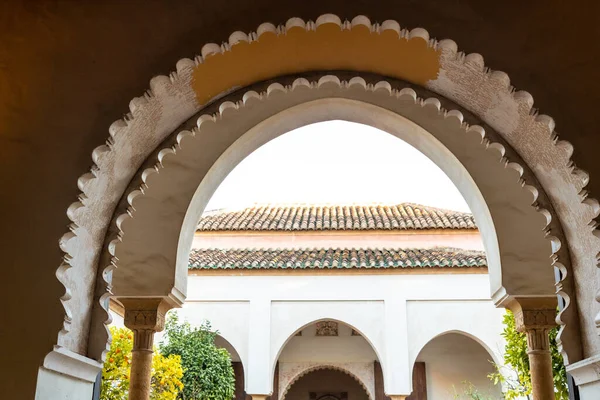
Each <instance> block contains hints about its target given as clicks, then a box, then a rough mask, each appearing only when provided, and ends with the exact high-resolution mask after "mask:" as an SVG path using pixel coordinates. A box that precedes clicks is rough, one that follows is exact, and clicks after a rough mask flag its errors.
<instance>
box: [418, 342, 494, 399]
mask: <svg viewBox="0 0 600 400" xmlns="http://www.w3.org/2000/svg"><path fill="white" fill-rule="evenodd" d="M417 360H418V361H423V362H425V369H426V376H427V398H428V399H432V400H451V399H454V395H455V394H456V393H458V394H460V395H463V394H464V391H465V389H466V388H467V384H465V381H466V382H469V383H471V384H473V385H474V386H475V387H476V388H477V390H478V391H479V392H480V393H481V394H483V395H484V396H485V398H486V399H488V398H489V399H501V398H502V390H501V387H500V385H496V386H494V385H493V384H492V382H491V380H490V379H488V377H487V375H488V374H490V373H493V372H494V371H495V369H494V367H493V365H492V364H491V362H490V360H491V357H490V354H489V353H488V352H487V351H486V350H485V349H484V348H483V347H482V346H481V345H480V344H479V343H477V342H476V341H475V340H473V339H471V338H469V337H467V336H465V335H461V334H456V333H449V334H446V335H442V336H439V337H436V338H435V339H433V340H432V341H431V342H429V343H427V345H426V346H425V347H424V348H423V350H421V352H420V354H419V357H418V358H417ZM461 398H463V397H461Z"/></svg>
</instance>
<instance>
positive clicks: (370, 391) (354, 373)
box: [277, 363, 375, 400]
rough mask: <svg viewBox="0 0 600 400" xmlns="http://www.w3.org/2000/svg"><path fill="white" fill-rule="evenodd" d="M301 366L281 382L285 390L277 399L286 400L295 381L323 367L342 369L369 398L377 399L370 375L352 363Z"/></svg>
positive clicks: (370, 399)
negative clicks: (369, 380)
mask: <svg viewBox="0 0 600 400" xmlns="http://www.w3.org/2000/svg"><path fill="white" fill-rule="evenodd" d="M300 367H301V368H299V369H298V370H295V371H293V374H292V375H291V376H289V377H286V380H285V381H283V382H280V387H282V388H283V390H282V391H281V393H280V395H279V399H277V400H284V399H285V396H286V395H287V393H288V392H289V391H290V389H291V388H292V386H293V385H294V383H296V382H297V381H298V380H299V379H300V378H302V377H303V376H305V375H308V374H309V373H311V372H314V371H319V370H323V369H329V370H333V371H340V372H343V373H344V374H346V375H348V376H350V377H352V379H354V380H355V381H356V382H358V383H359V384H360V386H362V388H363V389H364V391H365V392H366V393H367V395H368V396H369V400H375V389H374V387H373V386H374V385H373V384H372V382H368V377H367V376H366V374H364V373H362V372H363V371H360V370H358V369H356V368H353V367H352V366H351V365H347V364H346V365H344V364H337V363H332V364H315V365H311V364H306V365H302V366H300ZM367 382H368V383H367Z"/></svg>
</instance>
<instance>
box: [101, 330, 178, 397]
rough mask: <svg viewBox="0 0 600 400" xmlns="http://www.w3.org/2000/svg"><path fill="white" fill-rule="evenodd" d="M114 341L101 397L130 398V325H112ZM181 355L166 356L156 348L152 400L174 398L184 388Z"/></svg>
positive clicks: (105, 368) (131, 334)
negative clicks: (122, 326)
mask: <svg viewBox="0 0 600 400" xmlns="http://www.w3.org/2000/svg"><path fill="white" fill-rule="evenodd" d="M110 333H111V334H112V338H113V339H112V343H111V345H110V351H109V352H108V354H107V356H106V362H105V363H104V368H103V369H102V386H101V389H100V390H101V392H100V399H101V400H127V398H128V391H129V371H130V369H131V349H132V348H133V333H132V332H131V331H130V330H129V329H127V328H116V327H111V328H110ZM182 377H183V368H182V367H181V358H180V357H179V356H176V355H171V356H169V357H165V356H163V355H162V354H160V353H159V352H157V351H156V349H155V352H154V356H153V357H152V381H151V385H152V386H151V392H150V398H151V399H152V400H174V399H175V398H176V397H177V394H178V393H179V391H180V390H181V389H182V388H183V383H182V382H181V378H182Z"/></svg>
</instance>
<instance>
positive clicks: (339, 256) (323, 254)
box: [189, 247, 487, 269]
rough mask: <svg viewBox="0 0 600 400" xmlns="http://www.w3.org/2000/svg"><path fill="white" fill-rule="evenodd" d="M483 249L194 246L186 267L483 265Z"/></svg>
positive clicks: (312, 267)
mask: <svg viewBox="0 0 600 400" xmlns="http://www.w3.org/2000/svg"><path fill="white" fill-rule="evenodd" d="M486 266H487V260H486V258H485V253H484V252H483V251H478V250H468V249H459V248H453V247H433V248H427V249H423V248H381V249H375V248H366V249H362V248H306V249H247V248H244V249H195V250H192V252H191V253H190V262H189V268H190V269H323V268H329V269H331V268H379V269H381V268H419V267H474V268H478V267H486Z"/></svg>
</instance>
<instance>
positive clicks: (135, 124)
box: [57, 15, 600, 359]
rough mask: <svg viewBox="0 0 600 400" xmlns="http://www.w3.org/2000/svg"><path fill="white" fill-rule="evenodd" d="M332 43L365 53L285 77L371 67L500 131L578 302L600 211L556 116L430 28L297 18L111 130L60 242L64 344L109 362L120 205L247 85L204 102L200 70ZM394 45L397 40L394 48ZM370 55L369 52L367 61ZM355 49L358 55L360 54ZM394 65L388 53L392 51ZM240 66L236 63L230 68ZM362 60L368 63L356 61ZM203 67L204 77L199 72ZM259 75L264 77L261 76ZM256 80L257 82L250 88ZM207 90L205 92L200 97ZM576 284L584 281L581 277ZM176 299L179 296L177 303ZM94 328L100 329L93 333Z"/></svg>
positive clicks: (168, 82)
mask: <svg viewBox="0 0 600 400" xmlns="http://www.w3.org/2000/svg"><path fill="white" fill-rule="evenodd" d="M338 31H339V32H341V33H339V32H338ZM303 32H304V33H303ZM327 32H329V33H327ZM347 32H350V34H347ZM324 34H328V35H329V34H331V35H334V36H335V37H336V38H337V39H336V40H337V42H336V41H334V43H338V44H341V43H343V42H344V41H348V40H349V39H348V38H350V39H352V41H354V42H355V45H354V46H353V48H352V49H350V50H347V51H346V52H345V53H343V52H336V51H330V52H328V53H324V52H323V51H320V52H314V51H308V53H310V54H312V53H314V54H317V55H318V56H324V54H327V55H326V58H325V59H326V61H327V62H326V63H318V62H316V61H315V60H316V59H315V57H313V56H310V57H309V58H308V60H300V61H302V62H297V63H295V64H294V66H295V68H297V69H299V70H297V71H287V70H285V69H283V70H281V71H280V73H293V72H306V71H311V70H313V71H314V70H319V69H340V70H355V71H357V72H364V69H367V70H368V72H375V73H380V74H385V75H388V76H390V77H392V78H398V79H405V80H408V81H411V82H414V83H417V84H420V85H422V86H424V87H426V88H428V89H430V90H432V91H434V92H437V93H439V94H441V95H443V96H445V97H446V98H448V99H450V100H452V101H454V102H456V103H458V104H460V105H462V106H464V107H466V108H467V109H468V110H470V111H471V112H473V113H474V114H476V115H477V116H478V117H479V118H481V119H482V120H483V121H485V122H486V123H487V124H489V125H490V126H491V127H492V128H494V129H495V130H496V131H497V132H498V133H499V135H500V136H501V137H502V138H503V139H504V140H505V141H506V143H507V144H509V145H510V146H511V147H512V148H514V150H515V152H516V153H518V154H519V155H520V156H521V157H522V159H523V160H524V162H525V163H526V165H527V166H529V168H531V171H533V173H534V174H535V177H536V178H537V180H539V183H540V186H541V187H540V189H545V194H547V195H548V198H549V202H550V204H551V207H548V208H549V210H550V211H551V212H554V211H555V212H556V215H557V216H558V220H559V221H560V222H562V228H561V227H560V225H552V224H551V225H550V227H549V228H550V229H551V230H552V234H556V236H557V237H560V236H562V232H558V231H560V230H561V229H562V230H564V236H565V238H566V239H567V244H568V252H567V251H565V249H564V248H563V253H562V255H561V254H560V253H557V257H558V260H555V261H558V263H557V265H558V266H559V268H561V269H563V272H567V276H566V277H567V280H566V281H563V282H564V286H562V285H561V286H559V290H563V289H564V292H566V293H567V294H568V293H569V292H571V293H572V290H573V288H572V286H573V284H574V283H573V281H571V280H569V279H570V278H571V277H570V276H569V275H568V271H570V267H571V264H572V266H573V270H575V271H577V270H578V269H582V268H589V267H591V266H595V265H596V264H597V263H598V260H597V258H598V255H597V254H599V250H600V241H599V240H598V233H597V231H595V225H594V224H593V223H592V220H593V219H594V218H595V217H596V216H597V215H598V214H599V212H600V207H599V205H598V202H597V201H596V200H595V199H591V198H589V197H588V196H587V192H586V191H585V190H584V187H585V186H586V185H587V183H588V179H589V178H588V176H587V174H586V173H585V172H584V171H581V170H580V169H578V168H576V167H575V166H574V164H573V162H572V161H571V155H572V152H573V149H572V146H571V145H570V144H569V143H567V142H564V141H558V140H557V135H556V133H555V132H554V123H553V121H552V120H551V118H549V117H546V116H541V115H537V112H536V111H535V110H533V109H532V105H533V100H532V98H531V96H530V95H529V94H527V93H525V92H515V91H514V89H513V88H512V87H511V86H510V82H509V80H508V77H507V76H506V74H504V73H501V72H491V71H490V70H489V69H488V68H486V67H485V66H484V64H483V59H482V57H481V56H479V55H477V54H471V55H468V56H465V55H464V54H463V53H458V52H457V47H456V44H455V43H454V42H452V41H449V40H444V41H441V42H437V41H435V40H430V39H429V36H428V34H427V32H426V31H425V30H423V29H420V28H418V29H414V30H412V31H411V32H408V31H406V30H401V29H400V27H399V25H398V23H397V22H395V21H385V22H384V23H382V24H381V25H379V24H371V23H370V21H369V20H368V19H367V18H366V17H357V18H355V19H353V20H352V21H351V22H348V21H345V22H342V21H340V20H339V18H337V17H335V16H331V15H327V16H322V17H320V18H319V19H317V21H316V23H312V22H310V21H309V22H308V23H304V22H303V21H301V20H299V19H291V20H289V21H288V23H287V24H286V26H279V27H275V26H274V25H272V24H263V25H261V26H260V27H259V29H258V30H257V33H252V34H250V35H244V34H241V33H235V34H233V35H232V36H231V37H230V41H229V43H226V44H224V45H223V46H218V45H215V44H209V45H206V46H205V47H204V48H203V49H202V57H199V58H197V59H196V60H194V61H192V60H187V59H184V60H181V61H180V62H179V63H178V64H177V72H176V73H173V74H171V76H169V77H157V78H154V79H153V80H152V81H151V85H150V86H151V91H149V92H148V93H146V94H145V95H144V96H143V97H141V98H136V99H134V100H132V102H131V104H130V110H131V113H130V114H128V115H127V116H126V118H125V119H124V120H119V121H117V122H115V123H114V124H113V125H112V126H111V127H110V130H109V132H110V138H109V140H108V142H107V144H106V145H103V146H100V147H98V148H97V149H95V150H94V152H93V161H94V167H93V168H92V170H91V171H90V172H89V173H87V174H84V175H83V176H82V177H81V178H80V179H79V180H78V186H79V188H80V190H81V191H82V193H81V195H80V196H79V200H78V201H77V202H75V203H73V205H71V206H70V207H69V209H68V211H67V214H68V216H69V218H70V219H71V221H73V224H72V225H71V226H70V227H69V232H68V233H67V234H65V235H64V236H63V237H62V238H61V241H60V246H61V249H62V250H63V251H64V252H65V261H64V262H63V263H62V264H61V265H60V267H59V268H58V270H57V276H58V278H59V280H60V281H61V282H62V283H63V284H64V286H65V288H66V292H65V294H64V296H63V297H62V298H61V300H62V301H63V304H64V305H65V322H64V326H63V330H61V332H60V333H59V338H58V344H59V345H60V346H63V347H66V348H68V349H70V350H72V351H75V352H78V353H80V354H88V355H90V356H92V357H94V358H99V354H100V353H101V352H99V351H98V350H99V349H98V348H95V347H94V345H93V342H94V340H93V334H92V335H91V336H90V337H91V340H90V345H89V347H88V343H87V342H86V338H87V333H88V325H87V323H86V321H88V320H89V318H90V308H93V310H92V314H95V315H96V316H103V315H105V311H104V308H105V307H106V306H107V304H106V297H105V295H104V294H105V293H106V292H107V291H110V272H108V271H101V272H100V274H101V275H102V278H103V280H104V282H103V281H100V282H99V283H98V284H97V285H95V282H94V279H93V277H94V275H95V274H96V269H97V266H98V265H99V262H100V264H104V263H103V262H101V254H102V250H103V249H105V247H104V246H105V244H104V237H105V235H106V233H107V231H108V230H109V227H110V221H111V218H112V216H113V214H114V212H115V209H116V207H117V204H118V202H119V199H120V198H121V196H122V194H123V193H124V191H125V189H126V187H127V185H128V184H129V182H130V180H131V179H132V177H133V176H134V175H135V173H136V171H137V170H138V169H139V168H140V167H141V166H142V164H143V162H144V160H145V159H146V158H147V157H148V155H149V154H151V153H152V152H153V151H154V149H155V148H156V147H157V146H158V145H159V144H160V143H161V142H162V141H163V140H164V139H165V138H166V137H167V136H168V135H169V134H170V133H171V132H173V130H174V129H175V128H176V127H177V126H179V125H180V124H181V123H182V122H184V121H185V120H186V119H187V118H189V117H191V116H192V115H193V114H194V113H196V112H198V111H199V110H200V109H202V108H203V107H205V106H206V105H207V104H209V103H210V102H211V101H212V100H213V99H215V98H218V97H221V96H223V95H225V94H226V93H228V92H229V91H231V90H232V89H234V88H235V87H236V84H239V83H244V80H238V81H234V82H233V84H232V83H231V82H230V81H228V82H229V83H228V85H229V86H227V87H220V88H217V89H215V90H216V91H214V92H212V91H210V90H208V91H205V92H204V91H201V92H200V94H203V96H200V95H199V89H198V86H197V83H198V82H200V81H201V80H198V78H197V77H198V76H205V75H204V74H205V73H206V71H207V70H208V68H204V67H202V66H207V65H209V66H210V65H217V64H219V63H218V62H214V61H211V59H212V60H229V62H230V63H231V64H235V57H237V56H235V57H234V55H235V54H239V55H243V54H250V53H252V52H253V51H254V50H253V49H257V48H260V46H257V45H254V46H253V43H260V42H261V38H262V39H267V38H269V40H274V41H286V40H287V41H289V40H291V39H290V38H292V39H294V38H295V39H294V40H295V42H294V43H295V46H296V49H305V48H307V46H308V49H309V50H314V47H310V45H311V44H316V45H317V46H320V45H319V43H320V41H319V36H320V35H324ZM355 36H356V37H360V40H358V41H356V40H354V39H356V37H355ZM302 37H304V39H302ZM280 38H283V39H280ZM309 39H310V40H309ZM394 41H397V42H398V43H393V42H394ZM389 43H392V44H391V45H390V46H392V47H386V44H387V45H389ZM275 47H277V46H275ZM275 47H274V48H275ZM374 48H378V49H379V50H381V49H387V48H391V49H393V50H395V51H397V53H395V54H394V55H396V56H397V57H396V58H394V57H391V58H393V59H394V60H397V58H400V59H402V61H403V62H402V63H400V64H407V65H410V66H411V67H410V68H408V67H406V68H408V69H402V68H400V69H395V68H397V67H395V66H394V65H395V64H398V63H396V62H394V63H382V62H381V56H379V57H377V56H376V54H375V56H372V57H370V56H369V55H373V53H374V51H373V50H372V49H374ZM365 49H367V51H368V49H371V51H370V52H369V53H368V54H367V55H365V54H364V52H363V51H364V50H365ZM321 50H323V49H321ZM334 50H335V49H334ZM353 52H358V55H359V57H356V55H357V53H353ZM361 52H363V53H361ZM259 53H260V52H259ZM375 53H377V52H375ZM384 53H386V52H384ZM294 54H298V55H299V56H305V55H306V54H307V52H306V51H304V52H296V53H294V52H288V55H291V57H287V56H286V57H280V58H287V59H290V58H294V57H293V56H294ZM336 56H339V57H337V58H336ZM386 56H389V52H387V53H386ZM232 60H233V61H234V62H231V61H232ZM356 60H360V61H361V62H362V63H363V64H360V63H358V64H357V61H356ZM368 60H371V61H372V64H371V65H365V64H364V63H366V62H368ZM220 62H224V61H220ZM431 63H434V64H435V65H437V69H436V70H435V74H432V75H428V74H429V73H430V72H431V70H433V69H428V68H422V67H423V66H424V65H427V66H429V67H431V66H432V65H434V64H431ZM238 64H239V63H238ZM264 64H265V65H267V64H268V65H270V64H269V63H264ZM435 65H434V66H435ZM210 68H216V67H214V66H212V67H210ZM403 68H404V67H403ZM421 69H423V70H426V71H427V74H426V75H423V74H421V72H420V70H421ZM203 70H204V72H201V71H203ZM253 71H254V72H256V70H255V69H253ZM223 72H225V73H224V74H223V75H227V73H226V72H228V71H223ZM229 72H231V71H229ZM263 72H264V71H263ZM271 73H272V71H271ZM234 75H235V74H234ZM238 77H240V76H239V75H238ZM270 77H271V76H262V75H253V76H252V77H251V79H254V81H256V80H259V79H267V78H270ZM247 78H248V79H250V78H249V77H248V76H245V78H244V79H247ZM240 79H241V77H240ZM249 83H251V82H246V84H249ZM195 85H196V86H195ZM202 87H203V86H202V85H200V88H202ZM213 89H214V88H213ZM211 90H212V89H211ZM207 96H209V97H207ZM104 261H106V260H104ZM71 267H74V272H68V270H69V268H71ZM574 278H575V279H577V276H576V275H575V276H574ZM595 286H597V285H595ZM75 289H77V290H75ZM583 294H584V295H585V296H581V297H580V302H579V308H580V309H581V310H582V311H581V314H582V318H583V319H584V320H583V323H582V330H583V332H582V333H583V335H582V339H583V340H585V346H586V347H587V348H588V349H587V351H586V353H587V354H593V353H594V352H596V351H597V350H598V349H599V347H600V346H599V345H598V343H597V341H594V340H593V339H590V337H592V336H593V335H594V332H593V329H594V326H595V325H600V321H596V322H595V321H594V317H593V314H596V312H597V311H598V304H596V303H594V300H593V298H592V297H593V296H591V295H589V293H583ZM72 296H76V297H77V301H76V302H75V303H76V304H79V305H80V307H78V308H72V307H70V306H69V304H70V303H71V301H70V299H71V297H72ZM174 296H175V297H177V294H175V295H174ZM93 299H95V301H93ZM92 304H93V307H92ZM103 318H104V317H103ZM96 319H98V318H96ZM94 329H95V328H94V326H92V333H93V331H94ZM586 338H588V339H586ZM574 358H575V359H577V358H579V356H575V357H574Z"/></svg>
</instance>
